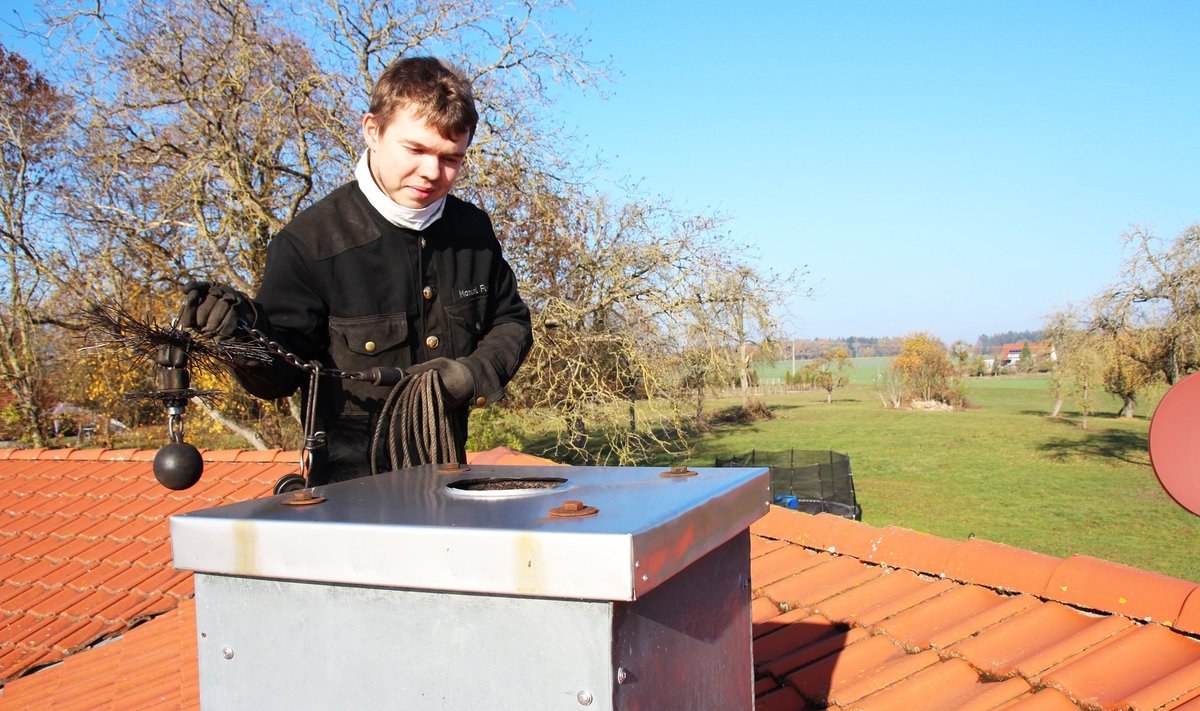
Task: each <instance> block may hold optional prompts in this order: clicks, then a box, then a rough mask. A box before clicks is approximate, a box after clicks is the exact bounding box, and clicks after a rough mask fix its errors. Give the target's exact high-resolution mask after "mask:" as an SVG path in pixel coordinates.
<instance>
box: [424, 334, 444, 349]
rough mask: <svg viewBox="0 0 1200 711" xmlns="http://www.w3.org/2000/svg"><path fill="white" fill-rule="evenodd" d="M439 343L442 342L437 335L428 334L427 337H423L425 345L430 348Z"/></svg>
mask: <svg viewBox="0 0 1200 711" xmlns="http://www.w3.org/2000/svg"><path fill="white" fill-rule="evenodd" d="M441 344H442V342H441V341H439V340H438V337H437V336H430V337H429V338H426V339H425V345H426V346H428V347H430V348H437V347H438V346H440V345H441Z"/></svg>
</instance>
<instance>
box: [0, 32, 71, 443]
mask: <svg viewBox="0 0 1200 711" xmlns="http://www.w3.org/2000/svg"><path fill="white" fill-rule="evenodd" d="M69 107H70V102H69V100H68V99H67V97H66V96H65V95H64V94H63V93H62V92H61V91H59V90H58V89H56V88H55V87H54V86H52V85H51V84H50V82H49V81H47V80H46V78H45V77H43V76H42V75H40V74H39V73H38V72H36V71H34V70H33V69H32V68H31V67H30V66H29V63H28V62H27V61H26V60H25V59H24V58H23V57H22V56H20V55H18V54H16V53H15V52H10V51H8V50H7V49H5V48H4V47H3V46H0V162H2V165H0V273H2V281H0V383H3V385H4V386H5V387H7V388H8V389H9V390H10V391H11V392H12V394H13V396H14V397H15V398H16V408H17V411H18V414H19V416H20V419H21V421H22V422H23V423H24V427H23V429H24V433H25V436H26V437H28V438H29V440H30V441H31V442H32V443H33V444H34V445H39V446H40V445H42V444H43V443H44V442H43V432H42V429H43V426H42V425H43V423H42V419H41V414H42V413H41V409H42V404H43V403H42V402H40V400H41V399H42V398H43V397H44V394H45V393H44V390H45V387H44V385H45V384H44V372H43V366H44V360H45V358H46V354H45V351H44V348H43V344H44V340H45V339H44V338H43V329H42V327H41V326H40V325H39V321H41V320H43V317H42V316H41V315H40V312H42V311H43V307H44V306H45V301H46V298H47V295H48V289H49V287H50V286H51V284H50V283H48V282H49V281H50V279H48V278H47V272H48V270H47V268H46V267H47V260H48V258H49V254H48V253H49V252H51V251H52V250H55V249H56V247H57V245H58V244H61V243H58V242H56V238H55V237H54V236H52V235H51V234H48V232H49V230H50V229H52V227H51V225H50V224H49V222H48V202H49V194H50V189H51V184H50V183H51V181H52V180H53V176H52V172H53V167H54V166H55V164H56V162H57V161H58V160H59V154H60V152H61V149H62V146H63V141H64V135H63V132H62V128H61V127H62V125H63V124H64V123H65V121H64V118H65V116H66V113H67V111H68V110H69Z"/></svg>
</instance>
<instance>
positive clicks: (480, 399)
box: [475, 395, 487, 405]
mask: <svg viewBox="0 0 1200 711" xmlns="http://www.w3.org/2000/svg"><path fill="white" fill-rule="evenodd" d="M475 404H476V405H486V404H487V398H486V397H484V396H482V395H480V396H479V397H477V398H475Z"/></svg>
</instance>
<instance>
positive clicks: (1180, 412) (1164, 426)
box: [1150, 373, 1200, 516]
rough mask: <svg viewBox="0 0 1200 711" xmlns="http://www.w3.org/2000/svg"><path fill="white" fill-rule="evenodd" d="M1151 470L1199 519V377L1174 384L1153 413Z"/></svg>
mask: <svg viewBox="0 0 1200 711" xmlns="http://www.w3.org/2000/svg"><path fill="white" fill-rule="evenodd" d="M1150 466H1152V467H1154V476H1156V477H1158V483H1159V484H1162V488H1164V489H1166V490H1167V493H1168V494H1170V495H1171V498H1172V499H1175V503H1177V504H1179V505H1180V506H1182V507H1183V508H1185V509H1187V510H1188V511H1191V512H1192V513H1194V514H1196V515H1197V516H1200V373H1193V374H1191V375H1189V376H1187V377H1186V378H1184V379H1183V380H1180V381H1179V382H1178V383H1176V384H1175V385H1174V386H1173V387H1172V388H1171V389H1170V390H1168V391H1167V394H1166V395H1163V398H1162V401H1160V402H1159V403H1158V407H1157V408H1156V409H1155V410H1154V417H1152V418H1151V419H1150Z"/></svg>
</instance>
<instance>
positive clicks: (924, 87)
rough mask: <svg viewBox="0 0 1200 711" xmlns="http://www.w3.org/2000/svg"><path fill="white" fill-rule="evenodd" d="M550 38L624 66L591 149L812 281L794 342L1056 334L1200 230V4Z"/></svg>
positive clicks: (1072, 7) (568, 108)
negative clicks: (1156, 248) (1111, 286)
mask: <svg viewBox="0 0 1200 711" xmlns="http://www.w3.org/2000/svg"><path fill="white" fill-rule="evenodd" d="M14 8H19V9H20V11H21V12H22V14H25V15H28V14H29V13H30V8H31V4H30V3H28V2H26V1H24V0H0V13H2V15H3V19H9V18H11V17H12V10H13V9H14ZM547 29H548V30H550V31H558V30H576V31H583V32H585V33H586V35H587V37H588V38H589V40H590V44H589V46H588V50H587V51H588V55H589V56H590V57H592V58H593V59H597V60H604V61H607V62H608V63H609V66H610V67H611V70H612V72H611V75H612V77H611V81H610V82H609V83H608V84H607V86H606V87H605V89H604V91H603V92H602V93H595V92H593V93H586V94H584V93H580V92H577V91H565V90H564V91H562V92H561V98H560V99H559V101H558V103H557V105H556V107H555V115H554V116H553V117H552V120H553V121H556V122H558V123H561V124H563V125H564V126H566V127H567V128H568V129H569V132H571V133H573V134H574V135H575V136H576V138H575V139H573V141H574V144H575V145H574V146H571V147H570V150H578V151H586V152H588V153H590V154H595V155H599V156H601V157H602V158H603V159H604V161H605V165H606V168H605V171H606V175H607V177H609V178H611V179H613V180H618V179H626V178H627V179H630V180H633V181H637V182H638V183H639V185H640V186H641V188H642V189H644V190H646V191H648V192H651V193H653V194H656V195H661V196H664V197H667V198H669V199H670V200H671V201H672V202H674V203H675V204H676V205H677V206H680V207H684V208H687V209H689V210H691V211H694V212H705V213H716V214H720V215H723V216H725V217H726V218H727V220H728V221H727V223H726V225H727V229H728V230H729V232H730V234H731V235H732V236H733V238H734V239H735V240H736V241H738V242H740V243H745V244H748V245H750V247H751V249H750V251H749V252H748V254H749V256H750V257H751V258H752V259H753V260H755V261H756V262H757V263H758V265H759V266H760V267H761V268H763V269H766V270H774V271H776V272H788V271H791V270H799V271H806V272H807V277H806V278H805V281H804V284H805V286H807V287H810V288H812V289H813V295H812V296H811V297H808V298H802V299H801V298H796V299H792V300H791V301H790V303H789V304H787V306H788V308H787V311H788V316H787V318H786V319H785V320H784V324H783V330H784V333H785V334H786V335H790V336H795V337H833V336H849V335H855V336H888V335H902V334H905V333H908V332H912V331H917V330H924V331H930V332H932V333H934V334H936V335H938V336H940V337H941V338H943V339H944V340H945V341H946V342H947V343H949V342H951V341H953V340H954V339H957V338H963V339H966V340H968V341H971V342H974V340H975V338H976V337H977V336H978V335H979V334H981V333H995V332H999V331H1007V330H1020V329H1032V328H1038V327H1040V326H1041V324H1042V318H1043V317H1044V316H1045V315H1047V314H1049V313H1050V312H1051V311H1054V310H1056V309H1058V308H1061V307H1063V306H1065V305H1066V304H1068V303H1071V302H1082V301H1084V300H1086V299H1087V298H1089V297H1091V296H1093V295H1094V294H1096V293H1098V292H1099V291H1100V290H1101V289H1103V288H1104V286H1105V285H1106V284H1108V283H1110V282H1111V281H1113V280H1114V279H1115V277H1116V275H1117V272H1118V270H1119V268H1120V264H1121V261H1122V258H1123V252H1122V246H1121V241H1120V236H1121V234H1122V233H1124V232H1126V231H1128V230H1129V229H1130V228H1131V226H1133V225H1141V226H1145V227H1148V228H1150V229H1151V230H1153V231H1154V232H1155V233H1157V234H1158V235H1159V236H1161V237H1164V238H1170V237H1173V236H1175V235H1176V234H1178V233H1179V232H1180V231H1181V230H1182V229H1183V228H1184V227H1186V226H1187V225H1189V224H1191V223H1193V222H1196V221H1200V170H1198V168H1200V49H1198V48H1200V2H1191V1H1186V2H1163V1H1153V0H1151V1H1146V2H1136V3H1134V2H1101V1H1096V2H1028V1H1017V0H1010V1H1005V2H1000V1H992V2H883V1H882V0H880V1H877V2H862V1H858V2H852V1H842V2H834V1H833V0H828V1H827V2H812V1H809V0H792V1H790V2H773V1H772V2H753V3H746V4H744V6H742V7H740V8H735V7H734V6H733V4H731V3H725V2H722V3H718V2H711V1H708V0H695V1H693V2H686V3H685V2H659V3H649V2H637V3H634V2H630V1H629V0H603V1H601V0H578V1H577V3H576V8H575V10H573V11H567V12H563V13H557V14H555V15H554V16H553V17H552V21H551V22H550V23H549V24H548V26H547ZM8 34H9V33H8V32H7V29H6V28H4V27H0V41H7V39H6V35H8Z"/></svg>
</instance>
